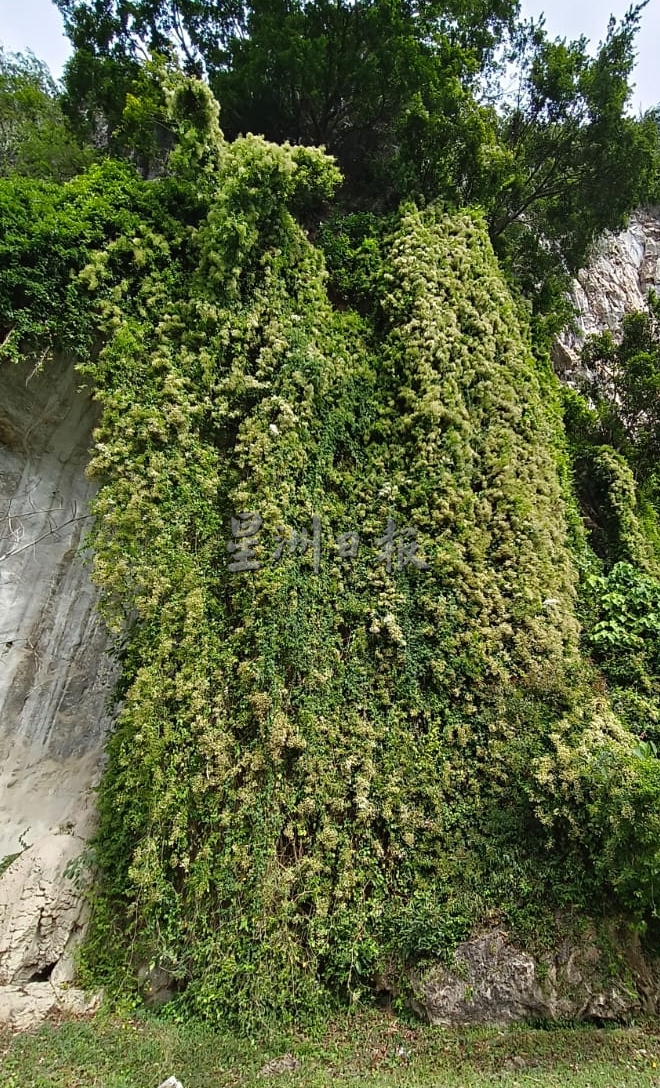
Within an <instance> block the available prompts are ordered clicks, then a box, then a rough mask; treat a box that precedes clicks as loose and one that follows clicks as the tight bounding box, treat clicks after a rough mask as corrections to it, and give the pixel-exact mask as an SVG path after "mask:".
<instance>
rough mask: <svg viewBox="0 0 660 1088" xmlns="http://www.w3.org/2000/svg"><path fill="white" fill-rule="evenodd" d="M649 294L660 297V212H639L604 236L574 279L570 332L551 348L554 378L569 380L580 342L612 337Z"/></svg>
mask: <svg viewBox="0 0 660 1088" xmlns="http://www.w3.org/2000/svg"><path fill="white" fill-rule="evenodd" d="M650 289H652V290H654V291H656V292H660V208H643V209H640V211H638V212H636V213H635V215H634V216H632V218H631V220H630V223H629V225H628V227H627V229H626V230H624V231H622V232H621V233H620V234H616V235H613V234H607V235H605V236H604V237H603V238H602V239H601V240H600V242H599V243H598V245H597V247H596V249H595V252H594V255H593V259H592V261H591V262H590V264H589V265H588V267H587V268H585V269H583V270H582V271H581V272H580V273H579V274H578V276H577V279H576V280H575V281H574V284H573V291H572V301H573V303H574V305H575V307H576V310H577V318H576V322H575V328H574V329H572V330H567V331H566V332H565V333H564V335H563V336H561V337H560V339H559V340H558V341H557V343H556V345H555V350H554V353H553V361H554V364H555V368H556V370H557V373H558V374H560V376H562V377H564V378H567V379H570V377H571V375H572V374H573V373H574V372H575V370H576V367H577V365H578V353H579V350H580V347H581V345H582V343H583V341H584V338H585V336H589V335H591V334H594V333H599V332H602V331H604V330H605V329H611V330H612V331H613V332H614V331H615V330H616V329H617V328H619V326H620V324H621V318H622V317H623V315H624V314H626V313H630V312H631V311H632V310H643V309H644V307H645V303H646V298H647V296H648V292H649V290H650Z"/></svg>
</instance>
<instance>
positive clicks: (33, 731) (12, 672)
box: [0, 359, 112, 1023]
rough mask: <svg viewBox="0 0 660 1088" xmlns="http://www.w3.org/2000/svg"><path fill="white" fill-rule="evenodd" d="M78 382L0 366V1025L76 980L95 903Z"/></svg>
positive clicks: (102, 691)
mask: <svg viewBox="0 0 660 1088" xmlns="http://www.w3.org/2000/svg"><path fill="white" fill-rule="evenodd" d="M78 384H79V383H78V378H77V376H76V374H75V372H74V370H73V367H72V366H71V365H70V363H67V362H66V360H62V359H59V360H52V361H51V362H49V363H48V364H47V365H46V366H45V367H44V369H43V371H40V370H38V371H36V372H35V370H34V368H33V366H32V365H28V364H27V363H25V364H21V365H18V366H14V365H10V364H7V363H5V364H2V366H1V367H0V1022H2V1021H3V1019H9V1020H11V1021H12V1023H13V1022H15V1021H16V1020H19V1021H20V1022H21V1023H23V1022H24V1021H25V1020H26V1018H29V1014H28V1010H29V1008H30V1007H31V1005H32V1006H33V1008H34V1011H35V1016H36V1017H38V1016H40V1015H41V1013H42V1012H43V1009H44V1008H46V1007H48V1008H51V1007H52V1005H53V1002H54V1001H55V1002H56V1003H57V1002H59V1000H60V999H59V997H57V995H56V993H55V989H54V987H56V988H57V986H59V985H61V984H63V983H64V982H65V981H66V979H68V978H69V977H70V971H71V969H70V952H71V948H72V946H73V944H74V943H75V940H76V939H77V935H78V934H79V932H80V930H81V927H82V922H83V913H84V908H83V905H82V900H81V897H80V894H79V892H78V890H77V889H76V887H75V885H74V883H73V882H72V881H71V880H70V879H68V878H67V877H66V876H65V875H64V874H65V871H68V870H70V869H71V867H72V865H73V864H74V861H75V858H76V857H77V856H78V855H80V853H81V852H82V850H83V847H84V840H85V838H86V837H87V836H88V834H89V831H90V828H91V826H92V824H93V800H92V789H93V786H94V785H95V783H96V782H97V780H98V777H99V773H100V768H101V763H102V752H103V738H104V734H105V732H106V729H107V727H108V724H109V712H108V705H107V704H108V697H109V694H110V691H111V686H112V668H111V664H110V661H109V659H108V658H107V657H106V654H105V650H106V646H107V637H106V633H105V631H104V628H103V625H102V622H101V621H100V619H99V617H98V615H97V610H96V605H97V598H98V595H97V592H96V590H95V589H94V587H93V586H92V584H91V581H90V577H89V570H88V567H87V565H86V564H85V562H84V560H83V557H82V556H81V555H80V553H79V548H80V545H81V542H82V540H83V536H84V533H85V529H86V527H87V525H88V524H89V510H88V501H89V498H90V495H91V493H92V485H91V483H90V481H89V480H88V479H87V478H86V477H85V466H86V463H87V460H88V447H89V444H90V438H91V431H92V427H93V424H94V420H95V407H94V404H93V402H92V400H91V398H90V397H89V395H87V394H85V393H83V392H80V391H79V390H78ZM3 987H5V988H6V987H9V989H3ZM16 987H19V989H18V991H17V990H16ZM35 987H37V989H36V990H35ZM39 987H41V989H39ZM76 1000H78V999H76ZM17 1010H18V1011H17Z"/></svg>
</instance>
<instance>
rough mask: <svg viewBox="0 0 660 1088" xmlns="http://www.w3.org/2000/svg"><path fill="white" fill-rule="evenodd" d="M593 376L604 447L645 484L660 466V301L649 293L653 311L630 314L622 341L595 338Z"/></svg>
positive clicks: (588, 353) (590, 390)
mask: <svg viewBox="0 0 660 1088" xmlns="http://www.w3.org/2000/svg"><path fill="white" fill-rule="evenodd" d="M582 363H583V364H584V365H585V366H586V367H587V368H588V371H589V372H590V375H589V377H588V378H586V379H585V381H584V388H585V392H586V393H587V394H588V395H589V398H590V399H591V400H592V402H593V403H594V404H595V406H596V409H597V412H598V420H599V431H600V436H601V441H603V442H606V443H608V444H609V445H611V446H614V448H615V449H617V450H618V451H619V452H620V453H622V454H623V455H624V456H625V457H626V459H627V460H628V461H629V462H630V463H631V465H632V467H633V469H634V471H635V475H636V477H637V479H638V481H639V482H644V481H645V480H646V479H647V478H648V477H649V476H651V475H654V474H655V473H656V472H657V467H658V463H659V462H660V298H659V297H658V295H656V294H655V293H654V292H650V293H649V299H648V304H647V309H646V310H645V311H643V310H642V311H639V312H636V313H630V314H626V315H625V317H624V318H623V323H622V335H621V338H620V339H619V340H615V338H614V336H613V335H612V333H611V332H609V331H606V332H603V333H601V334H600V335H599V336H593V337H590V338H589V339H588V340H587V342H586V344H585V346H584V348H583V351H582Z"/></svg>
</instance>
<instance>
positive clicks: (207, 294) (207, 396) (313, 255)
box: [8, 76, 655, 1028]
mask: <svg viewBox="0 0 660 1088" xmlns="http://www.w3.org/2000/svg"><path fill="white" fill-rule="evenodd" d="M157 105H158V108H159V109H162V110H163V116H164V117H166V118H168V119H169V120H168V123H169V125H170V129H171V131H172V132H173V133H174V137H175V141H174V146H173V149H172V150H171V152H170V153H169V157H168V168H167V172H166V174H165V175H164V176H163V177H162V178H161V179H160V180H158V181H154V182H144V181H141V180H139V179H138V178H137V176H135V175H131V173H130V170H129V169H128V168H124V167H122V168H119V167H116V166H113V165H112V164H109V163H106V164H105V165H104V166H102V167H94V168H93V169H92V171H90V172H89V174H88V175H84V176H82V177H81V178H77V179H75V180H74V181H73V182H71V183H70V184H69V186H66V187H64V189H63V191H62V193H61V194H59V195H58V197H57V200H58V201H59V202H60V203H59V205H57V207H59V208H60V210H59V211H57V212H56V213H53V214H57V215H61V216H62V217H63V221H64V223H65V226H66V224H73V223H74V222H75V223H76V226H75V228H74V227H73V226H72V227H70V229H71V230H73V231H74V233H75V231H78V232H79V233H78V235H76V237H77V238H78V240H79V241H83V243H84V244H83V246H82V249H81V253H82V259H81V258H76V259H74V258H73V257H72V256H71V255H69V256H67V257H65V258H63V261H64V265H65V266H66V267H67V268H68V269H69V270H70V271H71V272H72V273H73V278H71V279H68V280H67V282H66V285H65V286H64V285H63V278H62V277H60V279H59V280H58V281H57V282H58V285H59V286H58V290H59V291H60V293H62V292H64V294H63V295H62V294H60V295H59V296H57V297H65V298H66V299H68V300H69V303H70V306H71V307H72V312H75V313H76V314H78V315H80V333H79V337H78V340H77V342H78V343H79V345H80V351H79V357H80V358H81V359H82V363H81V371H82V374H83V375H84V380H85V381H86V382H87V383H88V384H89V385H90V386H91V387H92V388H93V389H94V395H95V397H96V398H97V400H98V402H99V410H100V421H99V425H98V428H97V430H96V433H95V446H94V450H93V456H92V460H91V463H90V472H91V473H92V475H93V477H94V478H95V479H96V480H97V481H98V484H99V490H98V494H97V497H96V499H95V504H94V513H95V515H96V527H95V529H94V531H93V534H92V539H91V542H92V543H93V548H94V577H95V579H96V581H97V583H98V584H99V586H100V587H101V590H102V593H103V609H104V614H105V616H106V618H107V621H108V624H109V626H110V629H111V630H112V631H113V632H114V634H115V636H116V639H117V654H118V656H119V659H120V664H121V680H120V687H119V691H118V715H117V721H116V726H115V728H114V731H113V733H112V736H111V737H110V740H109V744H108V762H107V767H106V770H105V774H104V778H103V781H102V784H101V787H100V792H99V828H98V832H97V835H96V839H95V842H94V853H95V865H96V876H95V891H94V897H93V916H92V928H91V933H90V938H89V941H88V944H87V948H86V951H85V954H84V964H83V967H84V972H85V974H86V977H88V978H89V977H94V978H96V979H98V978H103V979H104V980H105V981H106V982H107V983H108V985H109V986H110V987H112V985H117V986H119V985H121V986H124V985H125V983H126V978H127V977H128V978H130V979H132V980H133V981H134V982H136V980H137V979H138V977H139V976H140V974H141V972H142V973H143V972H144V969H149V967H152V968H153V967H154V966H158V967H159V968H160V969H162V970H164V971H165V972H167V973H168V974H169V975H170V977H171V979H172V980H173V985H174V987H175V988H176V989H177V991H178V996H177V999H176V1001H175V1003H174V1008H175V1009H178V1010H179V1012H180V1013H181V1014H183V1012H186V1013H191V1012H192V1013H195V1014H202V1015H205V1016H207V1017H209V1018H212V1019H215V1020H216V1021H218V1022H233V1023H238V1024H240V1025H241V1026H242V1027H243V1028H245V1027H246V1026H249V1025H252V1024H254V1023H257V1022H261V1021H263V1020H265V1019H267V1018H268V1017H270V1016H273V1015H275V1016H277V1017H278V1018H279V1019H280V1020H281V1019H282V1018H286V1017H287V1016H291V1017H292V1016H294V1015H296V1016H300V1015H306V1016H308V1017H311V1016H312V1015H314V1014H316V1013H318V1011H319V1010H321V1009H323V1008H324V1007H325V1004H326V1003H327V1001H329V1000H331V999H333V1000H336V999H337V998H338V997H339V998H342V999H344V1000H349V1001H355V1000H358V999H359V998H360V997H361V996H362V995H364V994H366V993H367V992H369V991H371V990H372V989H373V987H374V986H375V984H376V980H377V979H378V978H380V979H381V980H383V979H390V980H391V981H390V983H388V985H391V986H392V987H393V988H396V987H397V986H398V985H400V984H401V979H402V978H403V972H404V968H405V964H406V962H407V961H410V960H416V959H420V958H422V959H423V958H424V957H428V956H431V955H436V956H437V955H440V954H442V953H443V952H447V951H449V950H450V949H451V948H452V947H453V946H454V945H455V943H456V942H457V940H459V939H460V938H461V937H462V936H463V935H465V934H466V933H467V932H469V930H470V927H471V926H472V925H473V924H475V923H476V922H478V921H479V918H480V916H481V914H483V913H484V912H485V911H487V910H491V911H492V910H493V909H501V910H505V909H506V907H507V903H509V902H510V901H511V898H512V896H513V895H514V894H515V889H514V887H513V884H512V881H513V880H514V877H513V876H512V874H513V873H515V874H519V873H520V872H522V871H523V869H524V868H525V866H527V872H528V873H532V872H537V873H538V871H539V857H541V856H542V855H543V852H544V851H546V850H547V848H548V847H547V844H548V843H551V842H554V843H555V844H558V845H559V848H560V849H561V851H562V856H563V857H567V856H570V857H571V858H572V861H571V865H572V866H573V868H572V869H570V868H569V871H568V874H567V881H568V883H569V885H570V881H571V879H572V878H573V877H574V878H575V880H576V881H578V882H581V883H582V885H583V886H584V884H585V881H587V882H588V881H591V882H592V884H591V885H590V886H591V887H592V888H593V894H594V897H596V896H597V895H598V894H600V892H601V891H602V888H603V887H606V889H607V892H608V894H610V893H612V894H615V893H616V888H618V887H621V888H622V889H623V892H622V894H624V893H625V896H626V897H627V901H628V900H629V899H630V896H631V895H632V894H633V892H631V890H630V889H631V888H633V886H634V873H633V875H632V876H631V875H630V873H629V872H628V871H626V874H625V880H624V877H623V876H621V880H620V881H619V883H618V884H617V882H616V880H612V881H610V883H609V884H608V879H609V877H608V875H607V873H606V872H604V871H603V866H602V864H601V863H600V861H599V859H597V858H596V859H594V858H590V857H589V856H587V857H586V858H585V853H584V833H583V829H582V825H581V823H580V812H581V811H582V810H581V809H580V805H581V804H582V800H581V798H580V796H578V797H577V798H576V799H575V802H574V805H573V808H572V809H571V814H570V819H568V818H565V817H564V815H563V813H564V808H565V807H566V806H568V807H569V808H570V805H571V802H570V801H569V800H567V796H566V787H567V781H569V779H570V778H571V776H570V775H565V774H563V773H562V772H563V770H565V768H566V767H568V766H569V764H570V761H571V760H575V761H577V763H578V764H579V760H580V753H581V752H582V750H583V749H582V748H581V745H583V742H584V736H585V733H586V731H587V730H588V729H589V728H590V727H591V726H590V722H591V718H590V713H591V712H590V709H589V708H590V706H591V704H592V702H593V699H592V696H591V692H590V689H589V683H590V675H591V674H590V673H589V670H588V668H587V667H586V666H585V664H584V662H583V660H582V659H581V657H580V652H579V643H578V639H579V628H578V623H577V620H576V612H575V598H576V582H577V566H576V563H575V559H574V555H573V552H574V550H575V539H576V532H575V529H574V527H572V526H571V518H572V517H573V515H572V513H571V510H572V507H571V500H570V495H569V484H568V476H567V471H566V461H565V454H564V451H563V445H562V438H561V432H560V411H559V397H558V393H557V390H556V387H555V383H554V379H553V378H552V377H551V376H550V375H548V374H547V373H546V372H545V371H544V369H543V367H542V366H540V365H539V364H538V363H537V362H535V360H534V359H533V357H532V355H531V353H530V349H529V340H528V334H527V329H526V326H525V321H524V317H523V316H522V315H521V313H519V311H518V309H517V308H516V305H515V304H514V302H513V300H512V297H511V295H510V293H509V291H508V289H507V287H506V286H505V283H504V280H503V278H502V277H501V274H500V272H499V269H498V265H497V261H496V259H495V256H494V254H493V251H492V249H491V246H490V243H489V241H488V236H487V231H486V227H485V224H484V221H483V219H482V217H481V216H480V215H479V214H478V213H473V214H472V213H464V214H461V215H451V216H449V215H447V214H445V213H443V212H442V211H441V210H439V209H437V208H435V207H433V206H431V207H429V208H427V209H425V210H418V209H417V208H415V207H413V206H410V207H405V208H403V209H402V210H401V212H400V213H399V215H398V216H397V217H396V219H394V220H392V222H391V224H390V232H389V235H388V237H387V240H384V236H383V235H381V236H380V237H379V240H378V246H377V247H374V246H371V245H368V246H366V248H364V247H363V250H364V252H363V255H364V254H366V256H365V261H364V262H363V266H364V268H365V269H367V271H366V272H365V273H364V282H365V283H366V284H367V285H368V290H367V288H365V292H366V293H367V294H368V296H369V299H370V300H373V299H374V298H375V297H377V298H378V300H379V306H378V312H377V313H375V312H374V307H373V305H371V303H370V305H369V307H365V310H368V311H369V312H368V313H365V315H363V316H360V315H358V314H357V313H356V312H355V311H353V310H352V309H350V308H349V307H347V306H345V305H343V306H342V307H340V308H337V307H335V306H334V305H333V303H332V302H331V296H330V294H329V291H328V274H327V271H326V267H325V263H324V259H323V256H322V254H321V251H320V249H318V248H316V247H315V246H314V245H313V244H312V242H311V241H310V238H309V235H308V233H307V232H306V230H305V229H304V227H303V225H302V221H304V219H305V217H307V216H308V215H309V214H310V209H312V208H314V207H316V208H319V207H322V206H323V205H324V203H325V204H327V202H328V201H329V200H330V198H331V195H332V192H333V190H334V189H335V187H336V186H337V184H338V182H339V180H340V179H339V175H338V173H337V170H336V167H335V165H334V163H333V162H332V160H331V159H329V158H327V157H326V156H325V155H324V154H323V153H322V152H321V151H316V150H312V149H305V148H299V147H289V146H286V145H285V146H281V147H280V146H275V145H272V144H268V143H267V142H265V141H264V140H263V139H261V138H256V137H253V136H247V137H245V138H241V139H237V140H236V141H234V142H233V143H228V142H226V141H225V140H224V139H223V137H222V134H221V132H220V130H219V128H218V122H217V107H216V105H215V103H214V102H213V99H212V98H211V97H210V95H209V93H208V92H207V91H206V90H205V88H204V87H203V86H202V85H201V84H194V83H190V82H189V81H185V80H182V79H181V78H179V77H176V78H172V77H169V76H168V77H167V78H165V79H164V82H163V98H162V102H160V104H157ZM154 108H155V107H154V105H153V103H150V116H151V114H152V112H153V109H154ZM131 109H132V116H133V117H135V116H139V115H140V108H139V102H136V103H133V104H132V105H131ZM104 172H105V173H104ZM106 176H107V177H109V178H111V179H114V181H115V183H116V188H113V189H111V191H110V192H109V193H107V194H106V196H105V197H101V195H100V182H101V179H102V178H103V177H106ZM95 186H96V188H95ZM27 191H28V190H26V192H27ZM40 191H41V190H40ZM43 191H45V190H43ZM81 194H82V195H81ZM92 194H93V196H94V200H92ZM83 198H84V199H83ZM81 199H82V200H83V205H82V207H83V210H82V212H81V206H80V201H81ZM95 200H96V201H101V202H102V203H103V208H104V214H103V216H101V217H100V218H99V217H98V215H97V212H98V208H97V207H95V204H94V201H95ZM85 201H87V203H85ZM76 202H78V203H76ZM92 221H94V222H98V223H99V224H100V225H99V226H98V228H97V229H98V231H99V232H100V234H101V235H102V236H103V243H102V244H101V242H100V237H99V234H94V233H93V230H92V228H91V226H90V224H91V223H92ZM67 229H69V228H67ZM62 236H63V238H65V239H66V238H67V237H68V235H67V233H66V229H64V228H63V235H62ZM67 244H69V243H68V242H67ZM376 248H377V251H378V252H377V254H376ZM361 252H362V251H361ZM367 258H368V259H367ZM361 259H362V258H361ZM335 260H337V258H336V257H335ZM363 266H362V265H359V266H358V269H359V268H360V267H363ZM360 275H362V273H360ZM335 281H336V282H339V281H338V279H337V272H336V269H335ZM30 282H31V281H30ZM34 294H35V298H36V297H37V291H36V287H35V292H34ZM8 305H9V304H8ZM11 306H13V307H14V309H13V311H12V312H13V313H14V314H15V315H18V317H16V321H17V322H18V321H19V320H20V321H21V322H22V325H21V326H20V327H21V329H22V332H21V335H20V337H18V340H17V345H18V347H20V346H21V345H22V347H23V350H28V349H29V348H30V345H31V344H32V342H33V340H34V342H35V343H37V342H38V341H39V342H43V341H44V338H46V341H47V342H48V343H51V342H52V343H53V344H61V345H62V347H66V346H67V341H66V339H65V335H66V330H65V328H64V326H63V325H62V318H61V315H60V316H59V317H58V316H57V315H56V314H55V313H54V312H51V311H50V310H47V307H45V306H44V307H43V309H42V310H41V311H40V310H39V307H38V306H37V305H36V303H35V302H34V301H32V300H31V299H30V300H28V302H27V303H26V302H25V300H24V299H23V301H22V304H21V305H19V300H17V299H14V300H13V302H12V303H11ZM16 327H17V328H18V327H19V325H18V323H17V325H16ZM48 337H51V340H48V339H47V338H48ZM338 539H339V543H338ZM342 541H343V543H342ZM228 545H229V547H228ZM572 549H573V551H572ZM241 566H245V567H247V569H240V568H241ZM236 568H238V569H236ZM617 728H619V730H620V727H618V726H616V723H615V725H613V726H612V729H611V730H610V732H611V735H612V736H613V737H614V736H615V737H616V744H615V743H614V741H613V742H612V751H614V752H615V755H616V759H614V757H613V759H614V762H613V763H612V767H613V770H612V772H611V773H612V775H613V776H614V778H616V781H617V782H618V781H619V777H617V776H618V775H619V771H620V768H621V767H622V766H623V762H622V761H624V756H625V758H626V759H627V755H626V751H627V749H626V747H625V745H626V740H625V738H626V736H628V734H627V733H626V732H625V730H624V731H623V733H621V731H620V732H616V729H617ZM622 736H623V739H622ZM631 743H632V741H631ZM617 745H618V747H617ZM567 752H568V753H569V756H570V758H569V756H567V755H566V753H567ZM617 753H618V754H617ZM622 753H623V754H622ZM636 758H637V763H634V761H633V763H632V764H631V766H633V768H637V767H638V765H639V766H641V765H642V764H644V760H643V759H640V758H639V757H636ZM617 759H618V762H616V760H617ZM562 761H563V762H562ZM627 765H628V764H627V763H626V766H627ZM644 766H645V764H644ZM571 773H572V772H571ZM622 781H623V780H622ZM654 782H655V779H653V780H652V788H653V789H655V786H654V785H653V783H654ZM635 788H637V787H635ZM620 792H621V793H622V796H623V793H625V791H624V790H623V786H622V787H621V791H620ZM617 796H619V795H618V794H617ZM599 797H600V798H601V800H602V802H603V804H602V806H601V808H600V809H599V808H598V805H597V804H596V802H594V805H595V807H592V808H589V813H590V820H591V821H592V823H591V824H590V826H592V825H593V826H596V825H597V824H598V820H599V819H600V818H601V816H600V815H599V813H600V814H601V815H602V819H603V820H607V821H610V823H611V821H612V819H613V817H612V809H611V803H608V804H609V807H607V806H605V798H604V796H603V795H599ZM624 800H625V799H624ZM624 800H622V802H621V803H622V804H623V803H624ZM626 833H627V832H626ZM553 836H554V838H553ZM612 841H613V846H612V851H613V853H612V856H613V857H615V856H616V858H620V857H623V855H624V853H625V849H624V847H625V843H626V842H627V840H626V839H625V836H624V833H623V832H621V834H620V835H619V837H618V838H616V841H614V839H613V840H612ZM511 843H515V846H514V847H513V848H512V849H513V854H511V852H507V851H508V846H507V849H506V850H505V849H503V844H509V845H510V844H511ZM571 851H573V853H571ZM512 857H514V860H515V864H514V863H512V861H511V858H512ZM647 860H648V859H647ZM648 864H649V865H652V864H654V862H653V859H651V860H650V861H649V862H648ZM507 866H509V873H508V875H507V871H506V870H507ZM585 873H587V876H586V877H585ZM516 879H517V878H516ZM599 882H600V883H599ZM648 886H649V882H648V880H647V879H646V876H644V878H643V879H642V880H641V883H640V887H641V889H642V890H641V891H640V893H639V894H640V896H641V897H642V899H643V897H644V895H645V894H646V889H647V887H648ZM546 892H547V887H541V885H540V884H539V885H537V892H536V894H537V896H539V897H542V896H545V895H546ZM480 912H481V913H480Z"/></svg>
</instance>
